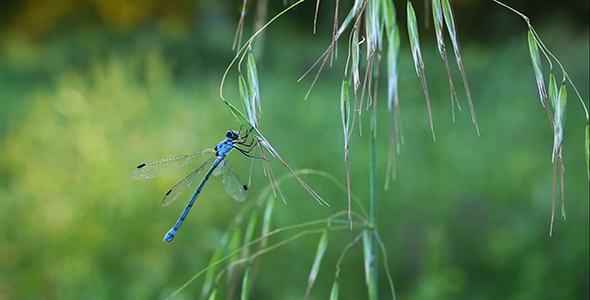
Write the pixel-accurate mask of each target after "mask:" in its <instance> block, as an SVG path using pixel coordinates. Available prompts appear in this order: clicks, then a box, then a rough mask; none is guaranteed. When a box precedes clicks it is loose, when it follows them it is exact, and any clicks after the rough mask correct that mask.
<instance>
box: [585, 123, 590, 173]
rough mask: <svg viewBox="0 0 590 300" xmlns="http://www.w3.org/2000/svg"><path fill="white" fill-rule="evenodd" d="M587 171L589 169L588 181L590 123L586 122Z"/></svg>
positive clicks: (589, 167)
mask: <svg viewBox="0 0 590 300" xmlns="http://www.w3.org/2000/svg"><path fill="white" fill-rule="evenodd" d="M584 139H585V140H586V143H585V144H586V145H585V148H586V171H588V181H590V123H588V122H587V123H586V136H585V137H584Z"/></svg>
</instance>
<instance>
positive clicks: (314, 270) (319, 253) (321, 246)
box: [305, 230, 328, 299]
mask: <svg viewBox="0 0 590 300" xmlns="http://www.w3.org/2000/svg"><path fill="white" fill-rule="evenodd" d="M327 248H328V230H326V231H324V233H323V234H322V236H321V237H320V241H319V242H318V247H317V249H316V253H315V258H314V260H313V265H312V267H311V272H310V273H309V278H308V280H307V291H306V292H305V299H309V295H310V292H311V288H312V287H313V284H314V282H315V280H316V279H317V276H318V272H319V271H320V264H321V262H322V258H324V254H325V253H326V249H327Z"/></svg>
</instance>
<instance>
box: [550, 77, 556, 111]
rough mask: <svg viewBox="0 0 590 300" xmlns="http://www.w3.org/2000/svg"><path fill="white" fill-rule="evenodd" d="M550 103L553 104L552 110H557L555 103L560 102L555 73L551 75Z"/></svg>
mask: <svg viewBox="0 0 590 300" xmlns="http://www.w3.org/2000/svg"><path fill="white" fill-rule="evenodd" d="M548 90H549V93H548V95H549V103H551V108H552V109H555V103H557V102H558V100H557V98H558V90H557V83H556V81H555V76H554V75H553V72H551V73H549V88H548Z"/></svg>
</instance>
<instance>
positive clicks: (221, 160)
mask: <svg viewBox="0 0 590 300" xmlns="http://www.w3.org/2000/svg"><path fill="white" fill-rule="evenodd" d="M249 133H250V131H248V132H247V133H246V134H245V135H244V136H240V132H239V131H235V130H232V131H228V132H226V134H225V136H226V139H225V140H223V141H222V142H221V143H219V144H218V145H217V146H215V148H212V149H206V150H203V151H199V152H195V153H192V154H187V155H181V156H177V157H171V158H165V159H161V160H157V161H153V162H148V163H143V164H141V165H139V166H137V167H136V168H135V170H133V173H132V174H131V176H132V177H133V179H135V180H143V179H150V178H154V177H157V176H160V175H163V174H166V173H168V172H170V171H173V170H176V169H178V168H181V167H183V166H186V165H187V164H189V163H191V162H193V161H195V160H196V159H197V158H199V157H201V156H203V155H205V154H209V153H215V155H214V156H213V157H211V158H209V159H208V160H207V161H206V162H204V163H203V164H202V165H201V166H200V167H198V168H197V169H196V170H194V171H193V172H192V173H190V174H189V175H188V176H186V177H185V178H184V179H183V180H181V181H180V182H179V183H178V184H176V185H175V186H174V187H173V188H171V189H170V190H169V191H168V193H166V195H165V196H164V199H163V200H162V206H168V205H169V204H170V203H172V202H173V201H174V200H176V198H178V196H180V194H182V192H184V191H185V190H186V189H187V188H188V187H189V186H190V185H191V184H192V183H193V182H194V181H195V180H196V179H197V177H198V176H199V174H200V173H201V172H202V171H203V170H204V169H205V167H206V166H207V165H208V164H210V163H211V162H213V165H212V166H211V168H210V169H209V171H207V173H205V176H204V177H203V179H202V180H201V183H200V184H199V186H198V187H197V189H196V191H195V193H194V194H193V196H192V197H191V199H190V201H189V202H188V204H187V205H186V208H185V209H184V211H183V212H182V214H181V215H180V218H178V221H177V222H176V225H174V227H172V229H170V230H169V231H168V232H167V233H166V235H165V236H164V241H166V242H171V241H172V239H173V238H174V236H175V235H176V232H177V231H178V229H179V228H180V226H181V225H182V222H184V219H185V218H186V216H187V215H188V213H189V211H190V210H191V208H192V206H193V204H194V203H195V200H196V199H197V196H199V193H201V190H202V189H203V186H205V183H206V182H207V180H209V177H211V174H213V175H219V174H223V184H224V187H225V190H226V191H227V193H228V194H229V195H230V196H231V197H232V198H234V199H236V200H237V201H244V199H246V194H247V190H248V187H247V186H246V185H245V184H244V182H243V181H242V180H240V178H239V177H238V175H237V174H236V172H235V171H234V169H232V167H231V166H230V165H229V163H228V162H227V160H226V159H225V158H226V156H227V155H228V154H229V153H230V152H231V151H232V150H233V149H237V150H238V151H240V152H241V153H243V154H244V155H246V156H248V157H252V158H257V157H255V156H251V155H250V152H251V151H252V149H254V148H255V146H256V143H255V142H254V140H255V139H253V140H252V141H250V143H247V140H248V135H249Z"/></svg>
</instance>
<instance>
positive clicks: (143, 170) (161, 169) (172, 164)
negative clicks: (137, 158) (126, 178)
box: [131, 149, 215, 180]
mask: <svg viewBox="0 0 590 300" xmlns="http://www.w3.org/2000/svg"><path fill="white" fill-rule="evenodd" d="M211 152H215V150H214V149H206V150H203V151H199V152H195V153H192V154H187V155H181V156H176V157H171V158H164V159H161V160H156V161H152V162H148V163H144V164H141V165H139V166H137V168H135V170H133V173H131V177H133V179H135V180H143V179H150V178H154V177H158V176H160V175H162V174H166V173H168V172H170V171H174V170H176V169H178V168H181V167H184V166H186V165H188V164H190V163H192V162H193V161H195V159H197V158H199V157H201V156H202V155H204V154H208V153H211ZM189 176H190V175H189Z"/></svg>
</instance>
